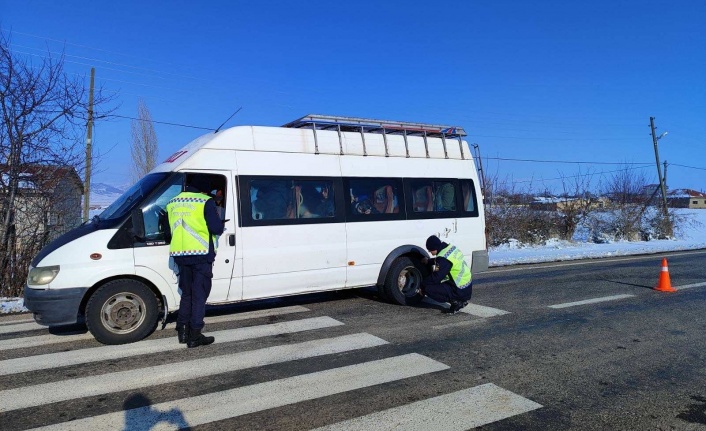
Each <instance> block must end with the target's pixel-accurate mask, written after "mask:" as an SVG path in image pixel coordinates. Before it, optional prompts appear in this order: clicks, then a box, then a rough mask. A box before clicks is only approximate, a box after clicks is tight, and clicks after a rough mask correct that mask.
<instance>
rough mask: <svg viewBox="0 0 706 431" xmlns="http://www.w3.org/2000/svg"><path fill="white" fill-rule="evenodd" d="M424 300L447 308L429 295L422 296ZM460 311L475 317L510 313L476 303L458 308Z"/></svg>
mask: <svg viewBox="0 0 706 431" xmlns="http://www.w3.org/2000/svg"><path fill="white" fill-rule="evenodd" d="M424 302H426V303H427V304H431V305H437V306H440V307H444V308H449V306H448V304H445V303H441V302H437V301H434V300H433V299H431V298H429V297H425V298H424ZM459 311H460V312H461V313H466V314H470V315H472V316H477V317H495V316H502V315H504V314H510V312H509V311H505V310H501V309H499V308H492V307H486V306H484V305H478V304H470V303H469V304H468V305H466V306H465V307H463V308H462V309H460V310H459Z"/></svg>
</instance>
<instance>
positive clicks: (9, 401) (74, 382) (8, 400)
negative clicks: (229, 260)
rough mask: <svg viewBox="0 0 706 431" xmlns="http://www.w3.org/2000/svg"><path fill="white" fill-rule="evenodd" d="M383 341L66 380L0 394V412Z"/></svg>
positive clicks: (357, 337) (278, 349)
mask: <svg viewBox="0 0 706 431" xmlns="http://www.w3.org/2000/svg"><path fill="white" fill-rule="evenodd" d="M383 344H387V341H385V340H383V339H381V338H378V337H375V336H373V335H370V334H365V333H361V334H351V335H343V336H340V337H334V338H326V339H320V340H313V341H307V342H304V343H297V344H287V345H282V346H275V347H267V348H263V349H257V350H250V351H245V352H238V353H233V354H229V355H221V356H215V357H213V356H212V357H208V358H202V359H196V360H192V361H185V362H179V363H176V364H166V365H157V366H153V367H147V368H139V369H134V370H126V371H119V372H115V373H109V374H101V375H97V376H90V377H82V378H77V379H67V380H62V381H58V382H52V383H45V384H40V385H34V386H23V387H20V388H16V389H10V390H6V391H1V392H0V399H3V400H4V401H3V402H2V403H0V412H7V411H10V410H17V409H24V408H28V407H36V406H41V405H44V404H49V403H56V402H59V401H67V400H73V399H77V398H83V397H89V396H95V395H103V394H109V393H113V392H120V391H128V390H133V389H139V388H143V387H147V386H154V385H161V384H164V383H174V382H180V381H184V380H189V379H196V378H199V377H207V376H213V375H216V374H222V373H227V372H231V371H238V370H244V369H248V368H254V367H261V366H264V365H271V364H278V363H282V362H287V361H296V360H298V359H305V358H313V357H317V356H323V355H331V354H334V353H342V352H348V351H352V350H358V349H365V348H370V347H377V346H381V345H383Z"/></svg>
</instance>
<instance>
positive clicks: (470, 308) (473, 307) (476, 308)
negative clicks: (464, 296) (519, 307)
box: [460, 304, 510, 317]
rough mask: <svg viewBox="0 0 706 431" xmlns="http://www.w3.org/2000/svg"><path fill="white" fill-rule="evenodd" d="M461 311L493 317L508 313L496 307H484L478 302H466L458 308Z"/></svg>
mask: <svg viewBox="0 0 706 431" xmlns="http://www.w3.org/2000/svg"><path fill="white" fill-rule="evenodd" d="M460 311H461V312H462V313H467V314H472V315H474V316H478V317H494V316H502V315H504V314H510V312H509V311H505V310H500V309H498V308H492V307H485V306H483V305H478V304H468V305H466V306H465V307H463V308H462V309H461V310H460Z"/></svg>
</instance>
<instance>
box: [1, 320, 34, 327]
mask: <svg viewBox="0 0 706 431" xmlns="http://www.w3.org/2000/svg"><path fill="white" fill-rule="evenodd" d="M29 322H34V319H15V320H3V321H2V322H0V326H5V325H16V324H18V323H29Z"/></svg>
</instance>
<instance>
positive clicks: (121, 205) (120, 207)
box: [98, 172, 169, 220]
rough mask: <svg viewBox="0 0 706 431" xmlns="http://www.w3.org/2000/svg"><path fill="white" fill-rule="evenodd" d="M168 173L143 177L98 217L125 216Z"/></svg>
mask: <svg viewBox="0 0 706 431" xmlns="http://www.w3.org/2000/svg"><path fill="white" fill-rule="evenodd" d="M167 175H169V173H168V172H159V173H155V174H149V175H147V176H145V177H143V178H142V179H141V180H140V181H138V182H137V183H135V185H133V186H132V187H130V188H129V189H128V190H127V191H126V192H125V193H123V194H122V195H121V196H120V197H119V198H118V199H117V200H116V201H115V202H113V203H112V204H110V206H109V207H108V208H106V209H105V211H103V212H102V213H100V215H99V216H98V218H99V219H100V220H110V219H117V218H121V217H123V216H124V215H126V214H127V213H129V212H130V210H132V208H133V207H134V206H135V204H136V203H138V202H140V201H142V199H143V198H144V197H145V196H147V195H148V194H150V193H151V192H152V190H154V188H155V187H157V185H159V184H160V183H161V182H162V181H163V180H164V178H166V177H167Z"/></svg>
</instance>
